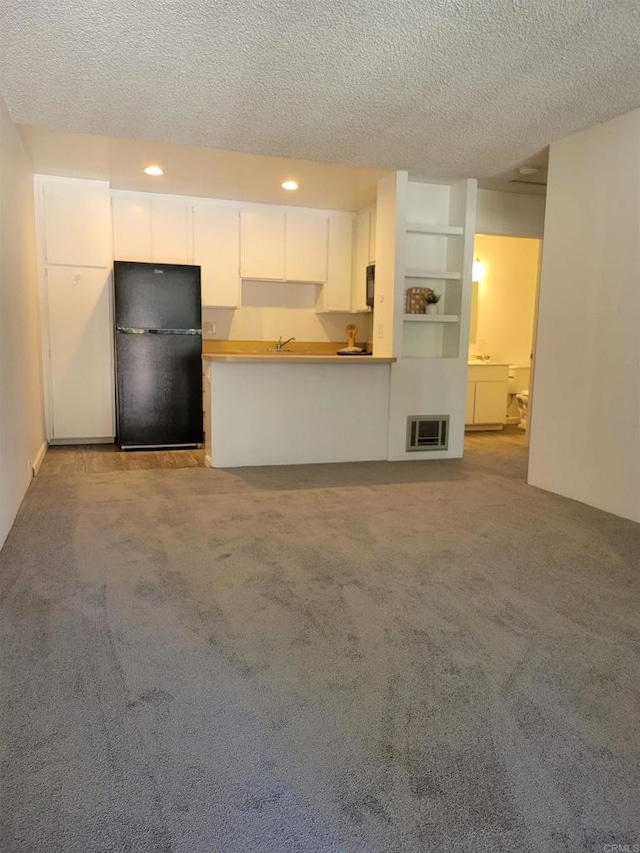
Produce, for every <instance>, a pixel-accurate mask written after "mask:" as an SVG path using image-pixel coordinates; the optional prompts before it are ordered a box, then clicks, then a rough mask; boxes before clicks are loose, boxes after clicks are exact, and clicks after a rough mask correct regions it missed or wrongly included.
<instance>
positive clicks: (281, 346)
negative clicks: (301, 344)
mask: <svg viewBox="0 0 640 853" xmlns="http://www.w3.org/2000/svg"><path fill="white" fill-rule="evenodd" d="M291 341H295V338H287V340H286V341H283V340H282V337H279V338H278V340H277V341H276V345H275V351H276V352H282V350H283V349H284V348H285V347H286V345H287V344H290V343H291ZM271 351H272V352H273V350H271Z"/></svg>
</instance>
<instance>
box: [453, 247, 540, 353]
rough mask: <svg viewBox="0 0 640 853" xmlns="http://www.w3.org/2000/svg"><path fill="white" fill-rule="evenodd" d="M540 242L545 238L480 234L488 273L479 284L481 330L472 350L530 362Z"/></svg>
mask: <svg viewBox="0 0 640 853" xmlns="http://www.w3.org/2000/svg"><path fill="white" fill-rule="evenodd" d="M540 245H541V241H540V240H534V239H527V238H524V237H491V236H487V235H484V234H476V238H475V241H474V250H473V256H474V258H476V257H477V258H479V259H480V261H481V262H482V263H483V264H484V267H485V274H484V277H483V280H482V281H481V282H479V284H478V290H477V324H476V323H473V324H472V325H473V326H477V334H476V340H475V342H473V341H472V342H471V344H470V346H469V352H470V354H472V355H473V354H475V353H480V352H485V353H488V354H489V355H490V356H491V358H492V360H493V361H499V362H506V363H507V364H522V365H528V364H529V356H530V354H531V347H532V337H533V321H534V312H535V300H536V288H537V284H538V263H539V255H540ZM474 301H475V300H474ZM483 341H484V343H482V342H483Z"/></svg>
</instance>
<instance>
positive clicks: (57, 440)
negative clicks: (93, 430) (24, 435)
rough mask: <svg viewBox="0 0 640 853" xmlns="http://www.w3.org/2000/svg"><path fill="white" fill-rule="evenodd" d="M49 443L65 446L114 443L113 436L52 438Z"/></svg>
mask: <svg viewBox="0 0 640 853" xmlns="http://www.w3.org/2000/svg"><path fill="white" fill-rule="evenodd" d="M49 443H50V444H51V445H52V446H53V445H56V446H57V445H60V446H65V445H69V444H115V438H114V437H110V438H104V437H102V438H52V439H51V441H50V442H49Z"/></svg>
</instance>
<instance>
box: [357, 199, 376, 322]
mask: <svg viewBox="0 0 640 853" xmlns="http://www.w3.org/2000/svg"><path fill="white" fill-rule="evenodd" d="M371 230H372V229H371V208H370V207H365V208H364V209H363V210H359V211H358V213H357V216H356V233H355V241H354V242H355V245H354V251H353V271H352V277H351V282H352V285H351V286H352V292H351V307H352V309H353V310H354V311H364V310H365V309H366V307H367V286H366V273H367V265H368V264H369V263H371V262H372V257H371V255H372V244H371ZM374 232H375V224H374ZM374 242H375V233H374Z"/></svg>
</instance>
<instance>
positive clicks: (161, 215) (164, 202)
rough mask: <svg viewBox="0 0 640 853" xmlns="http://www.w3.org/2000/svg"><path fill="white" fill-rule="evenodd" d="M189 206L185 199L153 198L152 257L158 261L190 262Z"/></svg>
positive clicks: (155, 261)
mask: <svg viewBox="0 0 640 853" xmlns="http://www.w3.org/2000/svg"><path fill="white" fill-rule="evenodd" d="M190 213H191V209H190V205H189V204H188V201H187V199H185V198H179V197H176V198H166V197H163V196H156V197H154V198H153V199H152V200H151V260H152V261H153V262H154V263H158V264H190V263H191V259H192V257H193V250H192V248H191V245H190V239H189V237H190V234H189V232H190V222H189V218H190Z"/></svg>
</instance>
